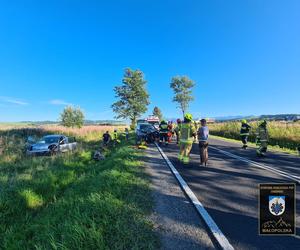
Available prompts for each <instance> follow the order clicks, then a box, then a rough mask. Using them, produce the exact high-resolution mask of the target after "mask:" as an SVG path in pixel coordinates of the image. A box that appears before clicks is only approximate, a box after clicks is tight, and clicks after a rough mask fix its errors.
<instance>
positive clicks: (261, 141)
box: [256, 120, 269, 156]
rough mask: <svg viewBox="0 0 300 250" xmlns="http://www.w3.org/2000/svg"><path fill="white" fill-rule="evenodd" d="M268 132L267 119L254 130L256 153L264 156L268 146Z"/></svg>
mask: <svg viewBox="0 0 300 250" xmlns="http://www.w3.org/2000/svg"><path fill="white" fill-rule="evenodd" d="M268 141H269V134H268V130H267V121H266V120H264V121H263V122H262V123H261V124H260V125H259V126H258V128H257V131H256V145H257V146H258V148H257V150H256V153H257V155H258V156H265V153H266V152H267V148H268Z"/></svg>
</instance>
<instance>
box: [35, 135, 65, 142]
mask: <svg viewBox="0 0 300 250" xmlns="http://www.w3.org/2000/svg"><path fill="white" fill-rule="evenodd" d="M59 138H60V136H45V137H43V138H42V140H41V141H39V143H46V144H51V143H58V141H59Z"/></svg>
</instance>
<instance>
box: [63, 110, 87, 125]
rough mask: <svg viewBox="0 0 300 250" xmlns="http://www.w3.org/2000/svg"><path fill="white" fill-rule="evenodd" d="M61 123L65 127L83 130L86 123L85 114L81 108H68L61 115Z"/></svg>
mask: <svg viewBox="0 0 300 250" xmlns="http://www.w3.org/2000/svg"><path fill="white" fill-rule="evenodd" d="M60 121H61V123H62V125H63V126H65V127H72V128H74V127H77V128H81V127H82V126H83V123H84V114H83V111H82V110H81V109H80V108H74V107H71V106H67V107H65V108H64V110H63V112H62V113H61V114H60Z"/></svg>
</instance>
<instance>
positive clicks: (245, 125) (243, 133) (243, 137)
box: [240, 121, 251, 149]
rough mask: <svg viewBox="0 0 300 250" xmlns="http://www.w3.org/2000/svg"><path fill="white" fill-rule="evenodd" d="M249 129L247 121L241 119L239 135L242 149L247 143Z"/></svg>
mask: <svg viewBox="0 0 300 250" xmlns="http://www.w3.org/2000/svg"><path fill="white" fill-rule="evenodd" d="M250 129H251V126H250V125H249V124H248V123H247V122H245V121H243V122H242V127H241V132H240V135H241V140H242V143H243V148H244V149H246V148H247V147H248V145H247V143H248V137H249V132H250Z"/></svg>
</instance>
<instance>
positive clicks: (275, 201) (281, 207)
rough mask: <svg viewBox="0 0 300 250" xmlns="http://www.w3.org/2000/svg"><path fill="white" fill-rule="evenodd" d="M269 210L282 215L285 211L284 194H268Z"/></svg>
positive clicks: (276, 214)
mask: <svg viewBox="0 0 300 250" xmlns="http://www.w3.org/2000/svg"><path fill="white" fill-rule="evenodd" d="M269 211H270V213H271V214H273V215H275V216H279V215H282V214H283V213H284V211H285V196H272V195H270V196H269Z"/></svg>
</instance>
